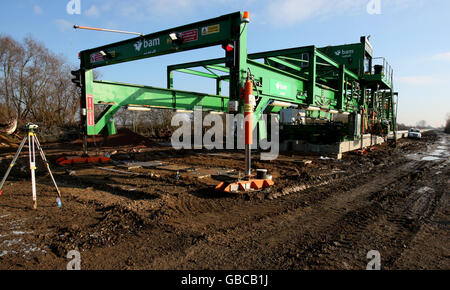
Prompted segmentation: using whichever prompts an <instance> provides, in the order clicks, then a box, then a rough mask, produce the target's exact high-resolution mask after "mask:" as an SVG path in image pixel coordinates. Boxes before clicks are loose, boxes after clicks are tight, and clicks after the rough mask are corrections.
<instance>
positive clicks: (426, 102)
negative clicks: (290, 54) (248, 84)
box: [0, 0, 450, 126]
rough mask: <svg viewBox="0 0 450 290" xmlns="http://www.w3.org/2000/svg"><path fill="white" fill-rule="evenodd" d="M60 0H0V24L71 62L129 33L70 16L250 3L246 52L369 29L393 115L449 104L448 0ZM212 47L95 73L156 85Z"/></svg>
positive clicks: (110, 16)
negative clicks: (73, 2) (393, 99)
mask: <svg viewBox="0 0 450 290" xmlns="http://www.w3.org/2000/svg"><path fill="white" fill-rule="evenodd" d="M371 1H373V2H371ZM377 1H379V3H380V4H381V6H380V8H381V11H379V12H381V13H379V14H373V13H372V14H370V13H368V10H367V5H368V4H369V3H370V2H371V3H374V2H377ZM5 2H6V1H5ZM68 2H69V0H58V1H54V0H20V1H8V2H6V3H3V4H2V9H1V10H0V33H2V34H6V35H11V36H13V37H15V38H16V39H18V40H22V39H23V38H24V37H25V36H27V35H32V36H33V37H34V38H36V39H37V40H39V41H41V42H43V43H44V44H45V45H46V46H47V47H48V48H50V49H51V50H52V51H54V52H56V53H58V54H61V55H63V56H64V57H65V58H66V60H67V61H68V62H70V63H73V64H74V65H77V64H78V59H77V54H78V51H81V50H84V49H87V48H92V47H96V46H99V45H103V44H107V43H110V42H115V41H119V40H123V39H126V38H129V37H130V36H127V35H119V34H112V33H104V32H91V31H81V30H74V29H72V26H73V25H74V24H78V25H86V26H94V27H103V28H112V29H121V30H128V31H136V32H142V33H151V32H156V31H159V30H162V29H166V28H170V27H175V26H179V25H184V24H187V23H191V22H195V21H199V20H203V19H208V18H213V17H216V16H220V15H223V14H227V13H231V12H235V11H250V13H251V23H250V24H249V26H248V33H249V36H248V50H249V52H250V53H251V52H258V51H265V50H273V49H283V48H290V47H295V46H305V45H313V44H314V45H316V46H319V47H320V46H326V45H338V44H344V43H355V42H358V41H359V37H360V36H362V35H371V42H372V45H373V46H374V55H375V56H384V57H386V58H387V59H388V61H389V62H390V64H391V65H392V67H393V68H394V71H395V89H396V90H397V91H398V92H399V93H400V101H399V122H402V123H407V124H413V125H414V124H416V122H417V121H419V120H422V119H423V120H427V122H428V124H431V125H433V126H440V125H443V124H444V121H445V119H446V114H447V113H450V33H449V32H448V29H449V28H450V12H449V11H450V1H444V0H441V1H437V0H427V1H425V0H279V1H265V0H259V1H256V0H172V1H169V0H165V1H164V0H134V1H131V0H109V1H106V0H80V3H81V14H73V15H70V14H68V13H67V11H66V6H67V4H68ZM372 7H375V6H372ZM221 56H223V51H222V50H221V49H220V48H216V47H214V48H207V49H202V50H199V51H194V52H183V53H180V54H173V55H168V56H163V57H158V58H155V59H146V60H142V61H138V62H133V63H126V64H120V65H116V66H112V67H107V68H104V69H102V70H101V73H102V79H105V80H111V81H122V82H129V83H137V84H147V85H154V86H163V87H164V86H165V83H166V82H165V67H166V66H167V65H170V64H176V63H182V62H186V61H195V60H202V59H207V58H213V57H221ZM213 85H214V83H213V82H211V81H208V80H202V79H200V78H195V77H191V76H184V75H181V74H179V75H176V78H175V87H176V88H180V89H187V90H197V91H205V92H213V87H214V86H213Z"/></svg>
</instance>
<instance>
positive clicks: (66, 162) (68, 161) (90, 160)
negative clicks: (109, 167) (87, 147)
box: [56, 156, 112, 166]
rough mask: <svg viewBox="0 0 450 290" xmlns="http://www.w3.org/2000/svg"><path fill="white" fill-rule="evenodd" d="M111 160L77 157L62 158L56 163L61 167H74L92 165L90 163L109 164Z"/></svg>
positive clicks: (99, 157)
mask: <svg viewBox="0 0 450 290" xmlns="http://www.w3.org/2000/svg"><path fill="white" fill-rule="evenodd" d="M111 161H112V160H111V158H108V157H104V156H98V157H75V158H67V157H61V158H59V159H57V160H56V163H58V164H59V165H63V166H64V165H74V164H90V163H109V162H111Z"/></svg>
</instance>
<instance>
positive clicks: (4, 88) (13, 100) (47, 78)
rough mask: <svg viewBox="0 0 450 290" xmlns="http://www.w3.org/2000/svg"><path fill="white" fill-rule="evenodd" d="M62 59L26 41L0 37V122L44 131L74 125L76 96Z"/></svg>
mask: <svg viewBox="0 0 450 290" xmlns="http://www.w3.org/2000/svg"><path fill="white" fill-rule="evenodd" d="M72 69H73V67H71V65H70V64H69V63H67V62H66V61H65V59H64V57H62V56H60V55H56V54H55V53H53V52H51V51H50V50H49V49H48V48H46V47H45V46H44V45H43V44H42V43H40V42H39V41H37V40H35V39H33V38H32V37H31V36H28V37H26V38H25V39H24V40H23V41H22V42H19V41H17V40H15V39H13V38H12V37H11V36H5V35H0V118H1V119H2V121H3V122H5V121H8V120H11V119H14V118H18V121H19V124H24V123H26V122H34V123H37V124H39V125H42V126H44V127H47V128H51V127H54V126H58V127H64V126H67V125H75V124H76V123H77V122H78V118H79V117H78V112H79V92H78V89H77V87H76V86H75V85H73V83H72V82H71V78H72V76H71V74H70V71H71V70H72Z"/></svg>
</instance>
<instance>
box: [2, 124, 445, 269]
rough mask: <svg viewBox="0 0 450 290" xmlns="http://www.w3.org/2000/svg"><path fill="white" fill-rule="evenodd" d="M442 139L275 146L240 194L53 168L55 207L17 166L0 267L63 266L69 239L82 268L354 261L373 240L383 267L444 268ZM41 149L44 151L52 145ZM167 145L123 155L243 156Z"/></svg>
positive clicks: (197, 183)
mask: <svg viewBox="0 0 450 290" xmlns="http://www.w3.org/2000/svg"><path fill="white" fill-rule="evenodd" d="M448 139H449V136H448V135H444V134H443V133H438V134H436V133H434V132H431V133H427V134H425V136H424V138H423V139H422V140H420V141H415V140H401V141H400V142H399V143H398V145H397V147H396V148H392V147H389V146H388V145H381V146H377V147H376V148H375V150H373V151H371V152H369V153H368V154H367V155H365V156H359V155H354V154H348V155H346V156H344V158H343V160H340V161H338V160H326V159H321V158H319V156H300V155H282V156H280V159H279V160H278V161H275V162H266V163H263V162H255V163H256V164H255V165H256V166H257V167H264V168H268V169H269V171H270V172H271V173H272V174H273V175H274V178H275V181H276V186H275V187H274V188H273V189H272V190H271V191H270V192H264V193H259V194H253V195H242V196H235V195H233V196H230V195H224V194H219V193H217V192H215V191H213V190H211V185H212V184H216V183H217V180H213V179H212V178H205V179H195V178H191V177H190V176H187V175H183V174H181V177H180V178H179V179H178V178H176V175H175V173H173V172H168V173H166V174H164V173H162V174H158V175H155V176H154V177H152V178H150V177H145V176H134V177H132V176H126V175H121V174H115V173H111V172H107V171H102V170H98V169H96V168H95V167H83V168H75V169H70V170H66V169H64V168H59V167H55V170H54V171H55V172H56V179H57V182H58V184H59V185H60V187H61V189H62V191H63V194H64V199H63V202H64V206H63V208H62V209H58V208H57V207H56V206H55V194H54V190H53V188H52V186H51V184H50V182H49V180H48V177H46V176H45V175H42V176H40V177H39V178H38V182H39V185H38V202H39V208H38V210H37V211H33V210H32V209H31V208H30V205H31V193H30V188H29V178H28V175H27V174H25V173H21V172H20V170H19V171H17V172H15V173H14V174H13V175H12V176H11V178H10V179H9V181H8V182H7V183H6V186H5V188H4V191H5V192H4V194H3V195H2V196H1V197H0V256H1V257H0V269H65V268H66V264H67V262H68V259H67V258H66V254H67V252H68V251H70V250H73V249H78V250H80V252H81V259H82V265H81V267H82V268H83V269H365V268H366V265H367V262H368V259H367V258H366V255H367V252H368V251H370V250H378V251H379V252H380V254H381V266H382V268H383V269H447V270H448V269H450V251H449V248H448V245H449V244H450V236H449V225H448V221H449V214H450V213H449V210H450V207H449V190H448V188H449V174H450V171H449V155H448V153H449V147H448V146H449V144H448ZM49 151H50V152H51V153H50V155H52V154H54V155H55V157H51V158H50V159H54V158H56V155H57V154H56V152H59V151H58V150H57V149H51V148H49ZM175 153H176V152H172V151H171V150H167V151H164V150H163V149H161V148H159V149H155V150H154V151H150V152H143V153H136V154H133V155H132V156H131V157H133V158H134V159H138V160H161V161H166V162H169V163H171V164H187V165H190V166H203V167H227V168H233V169H236V170H239V169H242V165H243V160H241V159H239V158H238V159H236V158H231V157H230V156H228V157H227V156H226V155H220V154H219V155H214V156H212V155H208V154H207V153H201V154H197V153H195V152H184V153H180V152H177V153H176V154H175ZM173 154H175V156H172V155H173ZM5 157H6V155H5V154H3V158H5ZM117 157H118V158H119V157H120V156H119V155H117ZM305 160H310V161H312V163H311V164H308V165H305V164H307V163H308V162H306V163H305V162H304V161H305ZM8 161H9V160H8ZM8 161H6V160H2V162H1V163H0V167H1V174H3V172H4V168H6V166H7V162H8ZM24 162H25V161H24ZM24 164H26V162H25V163H24ZM18 167H20V166H18ZM71 171H73V172H71ZM136 172H137V173H141V174H147V175H148V173H149V171H148V170H144V169H140V170H136Z"/></svg>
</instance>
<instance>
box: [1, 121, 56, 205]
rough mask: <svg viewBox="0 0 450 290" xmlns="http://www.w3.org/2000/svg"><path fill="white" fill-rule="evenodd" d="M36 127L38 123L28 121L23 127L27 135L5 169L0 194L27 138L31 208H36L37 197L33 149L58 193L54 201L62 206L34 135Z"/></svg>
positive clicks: (45, 160)
mask: <svg viewBox="0 0 450 290" xmlns="http://www.w3.org/2000/svg"><path fill="white" fill-rule="evenodd" d="M37 128H38V125H35V124H31V123H28V124H26V125H25V126H24V127H23V129H24V130H26V131H27V136H25V137H24V138H23V140H22V143H20V146H19V149H18V150H17V152H16V155H15V156H14V159H13V160H12V162H11V164H10V165H9V168H8V170H7V171H6V174H5V176H4V177H3V180H2V182H1V183H0V195H1V194H2V193H3V191H2V188H3V185H4V183H5V181H6V179H7V178H8V175H9V173H10V172H11V169H12V168H13V167H14V165H15V164H16V161H17V159H18V158H19V155H20V152H21V151H22V149H23V147H24V146H25V142H26V141H27V140H28V155H29V161H30V171H31V187H32V192H33V209H36V208H37V197H36V174H35V171H36V156H35V149H36V148H37V150H38V151H39V154H40V155H41V158H42V161H44V163H45V166H46V167H47V171H48V173H49V174H50V178H51V179H52V182H53V185H54V186H55V188H56V192H57V193H58V195H57V196H56V203H57V204H58V207H61V206H62V203H61V192H60V191H59V188H58V185H56V182H55V178H54V177H53V174H52V171H51V170H50V166H49V163H48V161H47V159H46V158H45V154H44V151H43V150H42V147H41V144H40V143H39V140H38V138H37V135H36V130H37Z"/></svg>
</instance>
